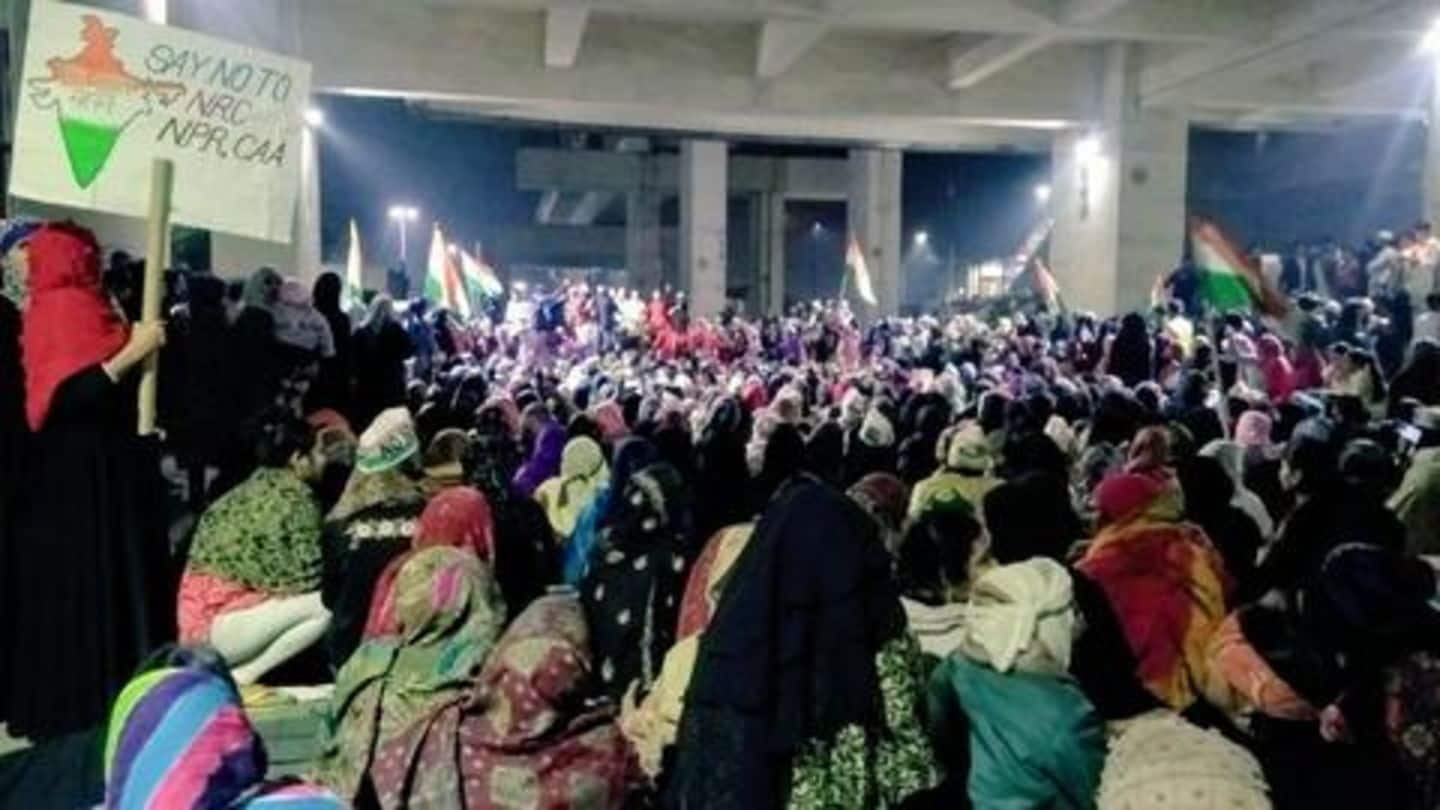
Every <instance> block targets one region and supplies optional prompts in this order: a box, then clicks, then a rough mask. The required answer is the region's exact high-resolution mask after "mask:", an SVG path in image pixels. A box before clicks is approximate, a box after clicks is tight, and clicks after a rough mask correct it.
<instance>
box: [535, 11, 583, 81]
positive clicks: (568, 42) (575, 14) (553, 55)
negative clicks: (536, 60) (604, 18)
mask: <svg viewBox="0 0 1440 810" xmlns="http://www.w3.org/2000/svg"><path fill="white" fill-rule="evenodd" d="M589 21H590V9H588V8H586V7H584V6H555V7H554V8H550V9H546V11H545V67H547V68H572V67H575V58H576V57H577V56H579V55H580V40H581V39H582V38H583V37H584V36H585V24H586V23H588V22H589Z"/></svg>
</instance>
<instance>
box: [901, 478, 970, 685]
mask: <svg viewBox="0 0 1440 810" xmlns="http://www.w3.org/2000/svg"><path fill="white" fill-rule="evenodd" d="M940 504H944V506H941V505H940ZM981 533H982V529H981V527H980V523H979V521H977V520H976V519H975V515H974V513H973V512H972V511H971V509H970V502H969V501H966V500H965V499H964V498H962V497H960V496H959V495H956V496H955V497H954V498H952V499H950V500H947V501H937V500H932V501H931V505H930V507H929V508H928V509H927V510H926V511H925V513H924V514H922V515H921V516H920V517H919V519H918V520H915V521H914V522H912V523H911V524H910V526H909V528H907V529H906V530H905V539H904V540H902V541H901V543H900V548H899V550H898V554H897V555H896V557H897V559H896V575H897V578H898V579H899V583H900V604H901V605H903V606H904V608H905V618H906V621H907V623H908V625H909V631H910V635H911V636H913V637H914V638H915V641H916V643H918V644H919V645H920V650H921V651H922V652H924V653H925V654H926V655H930V656H933V657H934V658H937V659H943V658H945V657H946V656H948V655H950V654H951V653H953V652H954V651H955V649H956V648H957V647H958V646H959V645H960V637H961V633H962V629H963V627H964V626H965V599H966V597H967V596H968V595H969V592H970V590H969V589H970V582H971V579H972V577H973V575H974V574H975V569H976V567H977V565H978V564H979V562H980V560H981V557H982V555H983V544H982V543H981V542H980V538H981Z"/></svg>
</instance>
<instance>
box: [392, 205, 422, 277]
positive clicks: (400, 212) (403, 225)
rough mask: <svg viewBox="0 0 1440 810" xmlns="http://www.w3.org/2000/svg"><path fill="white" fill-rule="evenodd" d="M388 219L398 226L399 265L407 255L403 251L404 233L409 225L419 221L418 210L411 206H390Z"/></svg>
mask: <svg viewBox="0 0 1440 810" xmlns="http://www.w3.org/2000/svg"><path fill="white" fill-rule="evenodd" d="M390 218H391V219H393V220H395V223H396V224H397V225H399V226H400V263H401V264H404V263H405V260H406V258H408V257H409V255H410V254H409V253H408V252H407V251H406V250H405V231H406V229H407V228H408V227H409V225H410V223H412V222H414V221H416V220H418V219H420V209H419V208H416V207H415V206H413V205H392V206H390Z"/></svg>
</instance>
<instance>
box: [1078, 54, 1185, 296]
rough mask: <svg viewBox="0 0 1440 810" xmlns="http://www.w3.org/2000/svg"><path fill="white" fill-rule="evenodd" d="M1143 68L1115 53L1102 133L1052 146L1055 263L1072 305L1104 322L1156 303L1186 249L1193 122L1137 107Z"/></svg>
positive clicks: (1108, 59) (1105, 86)
mask: <svg viewBox="0 0 1440 810" xmlns="http://www.w3.org/2000/svg"><path fill="white" fill-rule="evenodd" d="M1137 67H1138V65H1137V62H1136V60H1135V59H1134V58H1133V56H1132V52H1131V50H1130V49H1129V47H1127V46H1126V45H1123V44H1115V45H1111V46H1109V47H1108V48H1107V49H1106V51H1105V53H1104V61H1103V65H1102V66H1101V70H1100V78H1099V83H1100V87H1101V93H1100V110H1099V115H1098V116H1097V118H1098V124H1097V126H1095V127H1094V128H1093V129H1091V130H1088V131H1083V132H1066V133H1062V134H1060V135H1058V136H1056V138H1055V140H1054V142H1053V154H1052V160H1051V167H1052V171H1053V173H1054V176H1053V178H1052V181H1051V187H1052V189H1053V194H1052V196H1051V205H1052V207H1053V213H1054V216H1055V231H1054V234H1053V235H1052V237H1051V243H1050V264H1051V267H1052V269H1053V270H1054V273H1055V278H1056V281H1057V282H1058V283H1059V285H1060V291H1061V294H1062V295H1063V296H1064V298H1065V302H1066V304H1067V305H1068V306H1070V307H1071V308H1073V309H1079V310H1089V311H1093V312H1096V313H1098V314H1101V315H1111V314H1116V313H1123V312H1129V311H1132V310H1137V309H1143V308H1144V307H1146V306H1148V304H1149V296H1150V289H1151V286H1152V285H1153V284H1154V281H1155V277H1156V276H1157V275H1158V274H1160V273H1167V272H1169V271H1170V270H1172V269H1173V268H1174V267H1175V266H1176V264H1177V263H1178V262H1179V261H1180V258H1181V255H1182V254H1183V252H1184V247H1185V185H1186V171H1187V160H1188V151H1189V121H1188V120H1187V118H1186V117H1185V115H1184V113H1183V112H1175V111H1171V110H1154V109H1145V108H1142V107H1141V106H1140V105H1139V103H1138V92H1137V85H1138V82H1137V78H1138V77H1137Z"/></svg>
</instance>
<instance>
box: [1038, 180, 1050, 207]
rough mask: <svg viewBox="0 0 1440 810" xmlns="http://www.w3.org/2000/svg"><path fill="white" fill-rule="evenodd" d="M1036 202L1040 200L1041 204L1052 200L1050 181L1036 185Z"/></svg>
mask: <svg viewBox="0 0 1440 810" xmlns="http://www.w3.org/2000/svg"><path fill="white" fill-rule="evenodd" d="M1035 202H1038V203H1040V204H1041V205H1044V204H1045V203H1048V202H1050V184H1049V183H1041V184H1040V185H1038V186H1036V187H1035Z"/></svg>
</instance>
